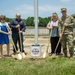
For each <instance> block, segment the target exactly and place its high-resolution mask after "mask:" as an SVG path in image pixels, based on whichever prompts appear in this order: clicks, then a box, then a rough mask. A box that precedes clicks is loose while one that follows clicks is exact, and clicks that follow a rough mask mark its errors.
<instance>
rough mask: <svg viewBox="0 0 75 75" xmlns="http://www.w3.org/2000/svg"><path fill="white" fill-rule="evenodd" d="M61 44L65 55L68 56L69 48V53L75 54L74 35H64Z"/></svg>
mask: <svg viewBox="0 0 75 75" xmlns="http://www.w3.org/2000/svg"><path fill="white" fill-rule="evenodd" d="M61 43H62V47H63V52H64V54H67V48H68V49H69V53H70V54H72V55H73V53H74V46H73V35H72V34H63V36H62V40H61Z"/></svg>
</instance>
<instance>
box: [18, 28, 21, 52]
mask: <svg viewBox="0 0 75 75" xmlns="http://www.w3.org/2000/svg"><path fill="white" fill-rule="evenodd" d="M18 31H19V32H20V27H19V28H18ZM19 38H20V46H21V51H22V40H21V33H19Z"/></svg>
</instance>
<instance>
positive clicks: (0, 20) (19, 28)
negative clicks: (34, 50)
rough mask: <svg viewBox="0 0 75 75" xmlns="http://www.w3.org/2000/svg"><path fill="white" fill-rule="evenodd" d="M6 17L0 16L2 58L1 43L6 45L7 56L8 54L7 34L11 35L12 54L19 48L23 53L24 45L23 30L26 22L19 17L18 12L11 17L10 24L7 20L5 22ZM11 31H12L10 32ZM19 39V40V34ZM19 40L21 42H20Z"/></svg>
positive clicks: (0, 44) (1, 45) (0, 46)
mask: <svg viewBox="0 0 75 75" xmlns="http://www.w3.org/2000/svg"><path fill="white" fill-rule="evenodd" d="M5 19H6V17H5V16H4V15H1V16H0V53H1V57H2V58H4V57H5V56H4V55H3V45H4V44H6V45H7V56H10V42H9V35H11V34H12V35H11V37H12V41H13V44H14V46H13V54H16V52H17V51H18V50H19V49H20V51H21V52H23V53H25V54H26V52H25V50H24V45H23V32H25V29H26V24H25V23H24V21H23V20H22V19H21V15H20V14H16V18H15V19H13V20H12V21H11V22H10V25H8V23H7V22H5ZM11 32H12V33H11ZM19 34H20V36H21V40H20V36H19ZM20 41H21V42H20ZM17 43H18V45H19V49H18V46H17Z"/></svg>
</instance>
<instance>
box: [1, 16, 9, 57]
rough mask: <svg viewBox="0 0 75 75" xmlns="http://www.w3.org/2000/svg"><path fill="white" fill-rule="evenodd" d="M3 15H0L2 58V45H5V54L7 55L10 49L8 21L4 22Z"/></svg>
mask: <svg viewBox="0 0 75 75" xmlns="http://www.w3.org/2000/svg"><path fill="white" fill-rule="evenodd" d="M5 18H6V17H5V16H3V15H1V16H0V21H1V22H0V52H1V57H2V58H4V55H3V48H2V46H3V45H4V44H6V45H7V55H9V50H10V45H9V36H8V35H9V34H10V33H9V32H8V30H9V29H10V28H9V26H8V23H6V22H5Z"/></svg>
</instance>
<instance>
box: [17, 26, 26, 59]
mask: <svg viewBox="0 0 75 75" xmlns="http://www.w3.org/2000/svg"><path fill="white" fill-rule="evenodd" d="M18 31H19V32H20V27H19V28H18ZM19 38H20V46H21V52H20V54H21V56H22V58H25V57H26V56H25V54H24V52H23V53H22V40H21V33H19Z"/></svg>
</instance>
